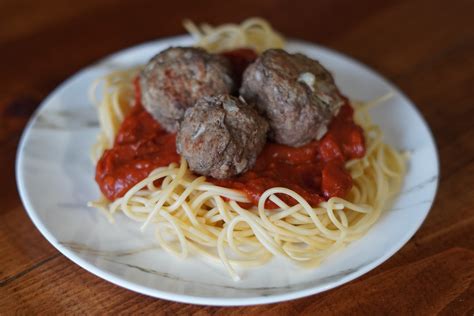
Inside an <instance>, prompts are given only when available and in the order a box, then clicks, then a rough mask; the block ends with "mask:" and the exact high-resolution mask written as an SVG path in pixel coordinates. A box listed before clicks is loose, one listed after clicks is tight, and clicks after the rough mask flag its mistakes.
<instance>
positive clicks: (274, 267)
mask: <svg viewBox="0 0 474 316" xmlns="http://www.w3.org/2000/svg"><path fill="white" fill-rule="evenodd" d="M177 45H188V46H189V45H192V39H191V38H190V37H189V36H181V37H174V38H169V39H164V40H159V41H156V42H151V43H146V44H143V45H140V46H137V47H133V48H130V49H126V50H124V51H122V52H119V53H117V54H114V55H112V56H110V57H109V58H106V59H105V60H103V61H101V62H99V63H97V64H95V65H92V66H90V67H88V68H86V69H84V70H82V71H80V72H79V73H78V74H76V75H74V76H73V77H72V78H70V79H69V80H67V81H66V82H64V83H63V84H62V85H61V86H59V87H58V88H57V89H56V90H55V91H54V92H53V93H52V94H51V95H50V96H49V97H48V98H47V99H46V100H45V101H44V102H43V104H42V105H41V106H40V108H39V109H38V111H37V112H36V113H35V114H34V115H33V117H32V119H31V121H30V122H29V124H28V126H27V128H26V129H25V132H24V134H23V137H22V140H21V143H20V146H19V149H18V157H17V166H16V167H17V182H18V187H19V191H20V194H21V198H22V200H23V203H24V205H25V208H26V210H27V212H28V214H29V216H30V217H31V219H32V221H33V222H34V224H35V225H36V227H37V228H38V229H39V230H40V231H41V233H42V234H43V235H44V236H45V237H46V239H47V240H48V241H49V242H50V243H51V244H52V245H53V246H54V247H56V248H57V249H58V250H59V251H60V252H62V253H63V254H64V255H65V256H66V257H68V258H69V259H71V260H72V261H74V262H75V263H77V264H78V265H80V266H81V267H83V268H84V269H86V270H88V271H90V272H91V273H93V274H95V275H97V276H99V277H101V278H103V279H105V280H108V281H110V282H112V283H115V284H117V285H119V286H122V287H125V288H127V289H130V290H132V291H136V292H139V293H143V294H146V295H150V296H154V297H159V298H163V299H168V300H173V301H179V302H186V303H193V304H209V305H250V304H261V303H271V302H278V301H284V300H289V299H295V298H299V297H303V296H307V295H311V294H315V293H319V292H322V291H325V290H328V289H331V288H334V287H336V286H339V285H341V284H344V283H346V282H349V281H351V280H353V279H355V278H357V277H359V276H361V275H362V274H364V273H367V272H368V271H370V270H371V269H373V268H375V267H376V266H378V265H379V264H381V263H382V262H384V261H385V260H387V259H388V258H389V257H390V256H392V255H393V254H394V253H395V252H396V251H397V250H398V249H400V248H401V247H402V246H403V245H404V244H405V243H406V242H407V241H408V239H409V238H410V237H411V236H413V234H414V233H415V232H416V230H417V229H418V227H420V225H421V223H422V222H423V220H424V218H425V217H426V215H427V214H428V211H429V209H430V207H431V204H432V202H433V198H434V196H435V192H436V188H437V183H438V158H437V152H436V148H435V144H434V141H433V137H432V135H431V133H430V130H429V128H428V126H427V124H426V122H425V121H424V120H423V118H422V116H421V115H420V113H419V112H418V111H417V109H416V108H415V106H414V105H413V104H412V103H411V102H410V100H408V99H407V98H406V97H405V96H404V95H403V94H402V93H401V92H400V91H399V90H398V89H397V88H396V87H395V86H393V85H392V84H390V83H389V82H388V81H387V80H385V79H384V78H383V77H381V76H380V75H378V74H376V73H375V72H374V71H372V70H370V69H368V68H367V67H366V66H364V65H362V64H360V63H358V62H357V61H354V60H352V59H350V58H348V57H346V56H343V55H341V54H339V53H336V52H334V51H331V50H328V49H326V48H323V47H320V46H316V45H313V44H308V43H304V42H301V41H290V42H289V43H288V45H287V48H286V49H287V50H288V51H291V52H302V53H304V54H306V55H308V56H310V57H312V58H316V59H318V60H320V61H321V63H322V64H323V65H325V66H326V67H327V68H328V69H329V70H330V71H331V72H332V73H333V74H334V76H335V80H336V82H337V84H338V86H339V87H340V88H341V90H342V92H343V93H344V94H345V95H347V96H348V97H350V98H351V99H355V100H371V99H374V98H376V97H379V96H382V95H384V94H386V93H387V92H389V91H393V92H395V97H394V98H392V99H391V100H390V101H388V102H386V103H384V104H383V105H381V106H379V107H376V108H375V109H373V110H372V112H371V114H372V116H373V118H374V120H375V122H376V123H378V124H379V125H380V126H381V127H382V130H383V131H384V133H385V140H386V141H387V142H388V143H390V144H392V145H393V146H395V147H396V148H399V149H403V150H408V151H410V153H411V158H410V162H409V168H408V174H407V176H406V179H405V182H404V186H403V188H402V192H401V193H400V195H399V197H398V198H397V199H396V201H395V203H394V204H393V207H392V208H391V209H390V210H388V211H386V212H385V213H384V214H383V215H382V216H381V218H380V219H379V221H378V222H377V223H376V224H375V225H374V226H373V227H372V229H371V230H370V231H369V232H368V233H367V235H366V236H365V237H363V238H362V239H360V240H358V241H356V242H353V243H352V244H350V245H349V246H348V247H347V248H345V249H343V250H342V251H340V252H337V253H335V254H334V255H332V256H330V257H329V258H328V259H327V260H326V261H325V262H324V263H323V264H322V265H321V266H320V267H318V268H316V269H312V270H305V269H301V268H298V267H297V266H295V265H293V264H292V263H289V262H287V261H285V260H284V259H280V258H275V259H273V260H272V261H271V262H270V263H268V264H267V265H265V266H262V267H259V268H254V269H250V270H246V271H241V275H242V280H241V281H239V282H234V281H232V279H231V278H230V277H229V275H228V274H227V272H226V271H225V270H224V268H223V267H221V266H220V265H216V264H213V263H209V262H207V261H205V259H203V258H200V257H191V258H189V259H186V260H181V259H178V258H175V257H174V256H172V255H170V254H168V253H166V252H164V250H162V249H160V248H157V247H156V244H155V243H154V239H153V236H152V232H151V231H152V229H148V231H147V232H145V233H141V232H140V230H139V227H140V225H141V224H140V223H137V222H133V221H131V220H130V219H128V218H126V217H125V216H124V215H122V214H119V215H118V216H116V223H115V224H110V223H109V222H108V221H107V219H106V218H105V217H104V216H103V215H102V214H101V213H99V212H98V211H96V210H95V209H91V208H88V207H87V206H86V203H87V202H88V201H91V200H94V199H96V198H97V197H98V196H99V189H98V187H97V185H96V183H95V182H94V165H93V164H92V162H91V161H90V160H89V151H90V148H91V146H92V144H93V143H94V141H95V139H96V135H97V133H98V131H99V128H98V121H97V117H96V110H95V108H94V107H93V105H92V104H91V103H90V101H89V99H88V88H89V86H90V85H91V83H92V82H93V81H94V80H95V79H96V78H98V77H100V76H102V75H105V74H107V73H108V72H110V71H112V70H116V69H121V68H127V67H130V66H134V65H138V64H144V63H146V62H147V61H148V59H149V58H150V57H152V56H153V55H154V54H156V53H157V52H159V51H161V50H163V49H165V48H167V47H169V46H177Z"/></svg>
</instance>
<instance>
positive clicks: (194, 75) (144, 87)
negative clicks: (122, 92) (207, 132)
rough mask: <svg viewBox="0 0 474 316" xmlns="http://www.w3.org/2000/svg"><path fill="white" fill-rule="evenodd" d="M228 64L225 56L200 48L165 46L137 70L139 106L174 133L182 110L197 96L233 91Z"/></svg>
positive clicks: (180, 118) (191, 104) (190, 105)
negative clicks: (138, 72) (138, 73)
mask: <svg viewBox="0 0 474 316" xmlns="http://www.w3.org/2000/svg"><path fill="white" fill-rule="evenodd" d="M230 67H231V66H230V63H229V61H228V60H227V59H226V58H224V57H222V56H219V55H215V54H210V53H208V52H206V51H205V50H204V49H201V48H194V47H171V48H168V49H166V50H164V51H162V52H160V53H158V54H157V55H156V56H154V57H153V58H152V59H151V60H150V61H149V62H148V63H147V64H146V65H145V67H144V68H143V71H142V72H141V75H140V87H141V92H142V102H143V106H144V107H145V109H146V110H147V111H148V112H150V114H151V115H152V116H153V117H154V118H155V119H156V120H157V121H158V122H159V123H160V124H161V126H163V127H164V128H165V129H166V130H167V131H168V132H176V131H177V128H178V125H179V122H180V121H181V120H182V118H183V115H184V112H185V111H186V109H187V108H189V107H192V106H193V105H194V104H195V103H196V101H198V100H199V99H200V98H201V97H203V96H208V95H215V94H226V93H230V92H231V91H232V90H233V87H234V82H233V79H232V73H231V68H230Z"/></svg>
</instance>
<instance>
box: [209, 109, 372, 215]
mask: <svg viewBox="0 0 474 316" xmlns="http://www.w3.org/2000/svg"><path fill="white" fill-rule="evenodd" d="M352 117H353V110H352V107H351V106H350V105H349V104H345V105H344V106H343V107H342V108H341V110H340V111H339V114H338V115H337V116H336V117H335V118H334V119H333V121H332V122H331V124H330V126H329V130H328V132H327V133H326V134H325V136H324V137H323V138H322V139H321V140H320V141H313V142H310V143H309V144H306V145H304V146H302V147H298V148H294V147H289V146H285V145H280V144H275V143H267V144H266V145H265V147H264V149H263V151H262V153H261V154H260V155H259V156H258V158H257V162H256V164H255V166H254V167H253V168H252V169H251V170H249V171H247V172H245V173H243V174H242V175H239V176H237V177H235V178H232V179H226V180H216V179H210V181H211V182H213V183H215V184H217V185H221V186H225V187H229V188H235V189H239V190H242V191H244V192H245V193H246V194H247V196H248V197H249V199H250V201H251V202H252V204H253V205H257V204H258V200H259V198H260V196H261V195H262V193H263V192H265V191H266V190H267V189H270V188H273V187H285V188H288V189H291V190H293V191H295V192H297V193H298V194H299V195H301V196H302V197H303V198H304V199H305V200H306V201H308V203H309V204H310V205H317V204H319V203H320V202H322V201H325V200H327V199H329V198H331V197H335V196H337V197H344V196H345V195H347V193H348V192H349V190H350V189H351V187H352V178H351V175H350V174H349V172H348V171H347V170H346V169H345V167H344V164H345V162H346V161H347V160H349V159H353V158H361V157H363V156H364V154H365V143H364V136H363V130H362V128H361V127H359V126H358V125H356V124H355V123H354V121H353V119H352ZM279 197H280V198H281V199H282V200H283V201H284V202H286V203H287V204H289V205H294V204H295V202H296V201H294V200H293V199H292V198H290V197H289V196H287V195H282V196H279ZM266 207H269V208H272V207H275V205H273V203H272V202H270V201H268V200H267V204H266Z"/></svg>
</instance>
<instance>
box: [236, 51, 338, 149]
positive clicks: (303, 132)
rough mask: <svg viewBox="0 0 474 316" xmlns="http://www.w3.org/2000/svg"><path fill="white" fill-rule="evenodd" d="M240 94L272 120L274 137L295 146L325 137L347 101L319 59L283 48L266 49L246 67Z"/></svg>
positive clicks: (271, 133)
mask: <svg viewBox="0 0 474 316" xmlns="http://www.w3.org/2000/svg"><path fill="white" fill-rule="evenodd" d="M240 95H241V96H243V97H244V98H245V100H247V101H248V102H253V103H255V104H256V106H257V107H258V109H259V110H260V111H261V112H262V113H263V114H264V115H265V117H266V118H267V119H268V122H269V123H270V127H271V130H270V138H271V139H273V140H274V141H275V142H277V143H280V144H285V145H289V146H293V147H298V146H302V145H305V144H307V143H309V142H310V141H311V140H314V139H321V137H322V136H323V135H324V134H325V133H326V131H327V126H328V124H329V122H330V121H331V118H332V117H333V116H334V115H335V114H336V113H337V112H338V111H339V109H340V107H341V106H342V105H343V103H344V99H343V97H342V96H341V93H340V92H339V90H338V89H337V87H336V85H335V83H334V80H333V78H332V76H331V74H330V73H329V71H327V70H326V69H325V68H324V67H323V66H322V65H321V64H320V63H319V62H318V61H316V60H314V59H311V58H309V57H307V56H305V55H303V54H299V53H298V54H289V53H287V52H285V51H284V50H282V49H268V50H266V51H264V52H263V53H262V54H261V55H260V57H258V59H257V60H256V61H255V62H254V63H253V64H251V65H250V66H249V67H248V68H247V69H246V70H245V72H244V74H243V78H242V87H241V88H240Z"/></svg>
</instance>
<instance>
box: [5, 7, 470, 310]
mask: <svg viewBox="0 0 474 316" xmlns="http://www.w3.org/2000/svg"><path fill="white" fill-rule="evenodd" d="M249 16H263V17H265V18H267V19H269V20H270V21H271V22H272V24H274V26H275V27H276V28H277V29H278V30H280V31H281V32H282V33H284V34H285V35H287V36H290V37H298V38H302V39H305V40H308V41H312V42H317V43H320V44H322V45H326V46H329V47H331V48H334V49H337V50H339V51H341V52H343V53H346V54H348V55H351V56H353V57H355V58H357V59H359V60H361V61H362V62H364V63H366V64H368V65H369V66H371V67H373V68H375V69H376V70H378V71H379V72H381V73H382V74H383V75H384V76H386V77H387V78H389V79H390V80H392V81H393V82H395V83H396V84H397V85H398V86H399V87H400V88H401V89H402V90H403V91H404V92H405V93H406V94H407V95H408V96H409V97H410V98H411V99H412V100H413V101H414V102H415V104H417V106H418V109H419V110H420V111H421V113H422V114H423V116H424V117H425V118H426V119H427V121H428V123H429V125H430V127H431V129H432V131H433V134H434V136H435V139H436V142H437V146H438V150H439V154H440V159H441V179H440V186H439V191H438V195H437V198H436V201H435V204H434V206H433V208H432V210H431V212H430V214H429V216H428V218H427V220H426V222H425V223H424V224H423V226H422V227H421V229H420V230H419V231H418V233H417V234H416V235H415V236H414V237H413V238H412V239H411V240H410V242H409V243H408V244H407V245H405V246H404V247H403V248H402V249H401V250H400V251H399V252H398V253H397V254H396V255H394V256H393V257H392V258H391V259H389V260H388V261H387V262H386V263H384V264H383V265H381V266H379V267H378V268H376V269H374V270H373V271H371V272H370V273H368V274H366V275H365V276H363V277H361V278H359V279H357V280H354V281H353V282H350V283H348V284H346V285H344V286H341V287H339V288H336V289H333V290H331V291H328V292H325V293H321V294H319V295H314V296H311V297H308V298H303V299H299V300H295V301H290V302H284V303H279V304H271V305H262V306H252V307H240V308H223V307H210V306H207V307H206V306H193V305H186V304H179V303H173V302H168V301H163V300H159V299H154V298H150V297H146V296H142V295H139V294H136V293H133V292H130V291H128V290H125V289H122V288H119V287H117V286H115V285H112V284H110V283H107V282H105V281H103V280H101V279H99V278H97V277H95V276H93V275H92V274H90V273H88V272H86V271H85V270H83V269H81V268H80V267H78V266H76V265H75V264H73V263H72V262H70V261H69V260H68V259H66V258H65V257H64V256H62V255H61V254H59V253H58V252H57V251H56V250H55V249H54V248H53V247H52V246H50V245H49V243H48V242H47V241H46V240H45V239H44V238H43V237H42V236H41V235H40V234H39V232H38V231H37V230H36V229H35V227H34V226H33V224H32V223H31V221H30V220H29V218H28V216H27V215H26V213H25V212H24V209H23V206H22V204H21V201H20V199H19V197H18V193H17V189H16V182H15V171H14V163H15V155H16V148H17V145H18V141H19V137H20V135H21V132H22V130H23V128H24V125H25V124H26V122H27V120H28V118H29V117H30V116H31V114H32V112H33V111H34V110H35V108H36V107H37V106H38V105H39V104H40V102H41V101H42V99H43V98H44V97H46V95H47V94H48V93H50V92H51V91H52V89H54V87H55V86H57V85H58V84H59V83H61V82H62V81H63V80H65V79H66V78H67V77H69V76H71V75H72V74H73V73H74V72H76V71H77V70H79V69H80V68H82V67H85V66H87V65H88V64H90V63H92V62H94V61H96V60H98V59H100V58H102V57H104V56H106V55H107V54H110V53H112V52H114V51H116V50H119V49H121V48H125V47H128V46H131V45H134V44H138V43H141V42H143V41H147V40H152V39H156V38H159V37H163V36H170V35H175V34H180V33H182V32H183V29H182V27H181V21H182V19H183V18H191V19H193V20H195V21H197V22H202V21H207V22H211V23H222V22H229V21H230V22H238V21H240V20H242V19H244V18H246V17H249ZM0 60H1V61H2V62H0V86H1V87H2V89H0V166H1V172H0V189H1V190H0V199H1V201H2V208H0V314H16V313H20V314H56V313H74V314H76V313H81V314H115V313H124V314H130V313H138V312H144V313H157V314H171V315H174V314H198V315H210V314H218V315H220V314H231V315H233V314H235V315H237V314H239V315H240V314H242V313H245V314H268V315H274V314H295V313H301V314H311V315H313V314H325V315H336V314H337V315H340V314H364V315H365V314H383V315H385V314H387V315H389V314H397V315H398V314H404V315H405V314H407V315H411V314H413V315H431V314H437V313H440V314H445V315H462V314H466V315H474V206H473V205H474V176H473V174H474V140H473V139H474V123H473V118H474V114H473V113H474V102H473V96H474V95H473V88H474V2H473V1H469V0H466V1H449V2H447V1H428V0H414V1H402V0H394V1H375V0H363V1H349V0H337V1H326V0H322V1H309V0H307V1H282V0H281V1H280V0H263V1H258V2H257V1H250V0H246V1H241V2H239V3H238V4H237V2H235V3H234V2H225V1H217V0H206V1H192V2H191V1H190V2H188V3H184V2H181V1H168V2H165V3H161V2H158V1H150V0H139V1H131V0H129V1H112V0H104V1H92V0H82V1H74V2H66V1H59V0H47V1H40V2H38V1H32V0H21V1H14V0H10V1H2V2H0Z"/></svg>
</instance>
